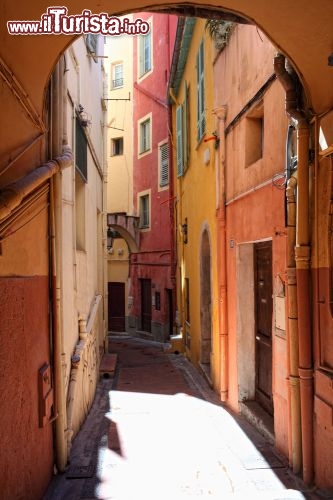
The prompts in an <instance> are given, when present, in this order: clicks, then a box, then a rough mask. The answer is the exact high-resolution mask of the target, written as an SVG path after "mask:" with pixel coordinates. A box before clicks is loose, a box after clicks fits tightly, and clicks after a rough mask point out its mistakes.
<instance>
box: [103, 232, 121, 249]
mask: <svg viewBox="0 0 333 500" xmlns="http://www.w3.org/2000/svg"><path fill="white" fill-rule="evenodd" d="M116 238H121V235H120V234H119V233H118V231H115V230H114V229H111V227H110V226H108V229H107V231H106V247H107V249H108V251H111V250H112V247H113V241H114V240H115V239H116Z"/></svg>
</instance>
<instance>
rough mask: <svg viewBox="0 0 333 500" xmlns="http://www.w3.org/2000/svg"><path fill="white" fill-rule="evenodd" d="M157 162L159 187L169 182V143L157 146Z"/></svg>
mask: <svg viewBox="0 0 333 500" xmlns="http://www.w3.org/2000/svg"><path fill="white" fill-rule="evenodd" d="M159 156H160V157H159V164H160V187H164V186H167V185H168V184H169V145H168V143H167V142H166V143H165V144H162V145H161V146H159Z"/></svg>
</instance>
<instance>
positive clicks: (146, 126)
mask: <svg viewBox="0 0 333 500" xmlns="http://www.w3.org/2000/svg"><path fill="white" fill-rule="evenodd" d="M149 150H150V119H149V118H148V120H145V121H144V122H142V123H140V153H145V152H146V151H149Z"/></svg>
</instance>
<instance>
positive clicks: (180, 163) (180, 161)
mask: <svg viewBox="0 0 333 500" xmlns="http://www.w3.org/2000/svg"><path fill="white" fill-rule="evenodd" d="M176 131H177V177H181V176H182V175H183V173H184V158H183V108H182V106H178V107H177V109H176Z"/></svg>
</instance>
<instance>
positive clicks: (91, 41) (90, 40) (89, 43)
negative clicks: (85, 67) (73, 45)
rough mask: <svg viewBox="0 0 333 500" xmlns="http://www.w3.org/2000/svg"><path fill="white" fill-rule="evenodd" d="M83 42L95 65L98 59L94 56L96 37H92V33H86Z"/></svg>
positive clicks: (95, 52)
mask: <svg viewBox="0 0 333 500" xmlns="http://www.w3.org/2000/svg"><path fill="white" fill-rule="evenodd" d="M85 40H86V47H87V51H88V53H89V54H91V55H92V57H93V59H94V61H95V63H97V62H98V59H97V57H95V56H96V54H97V45H98V35H93V34H92V33H88V34H87V35H86V38H85Z"/></svg>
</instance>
